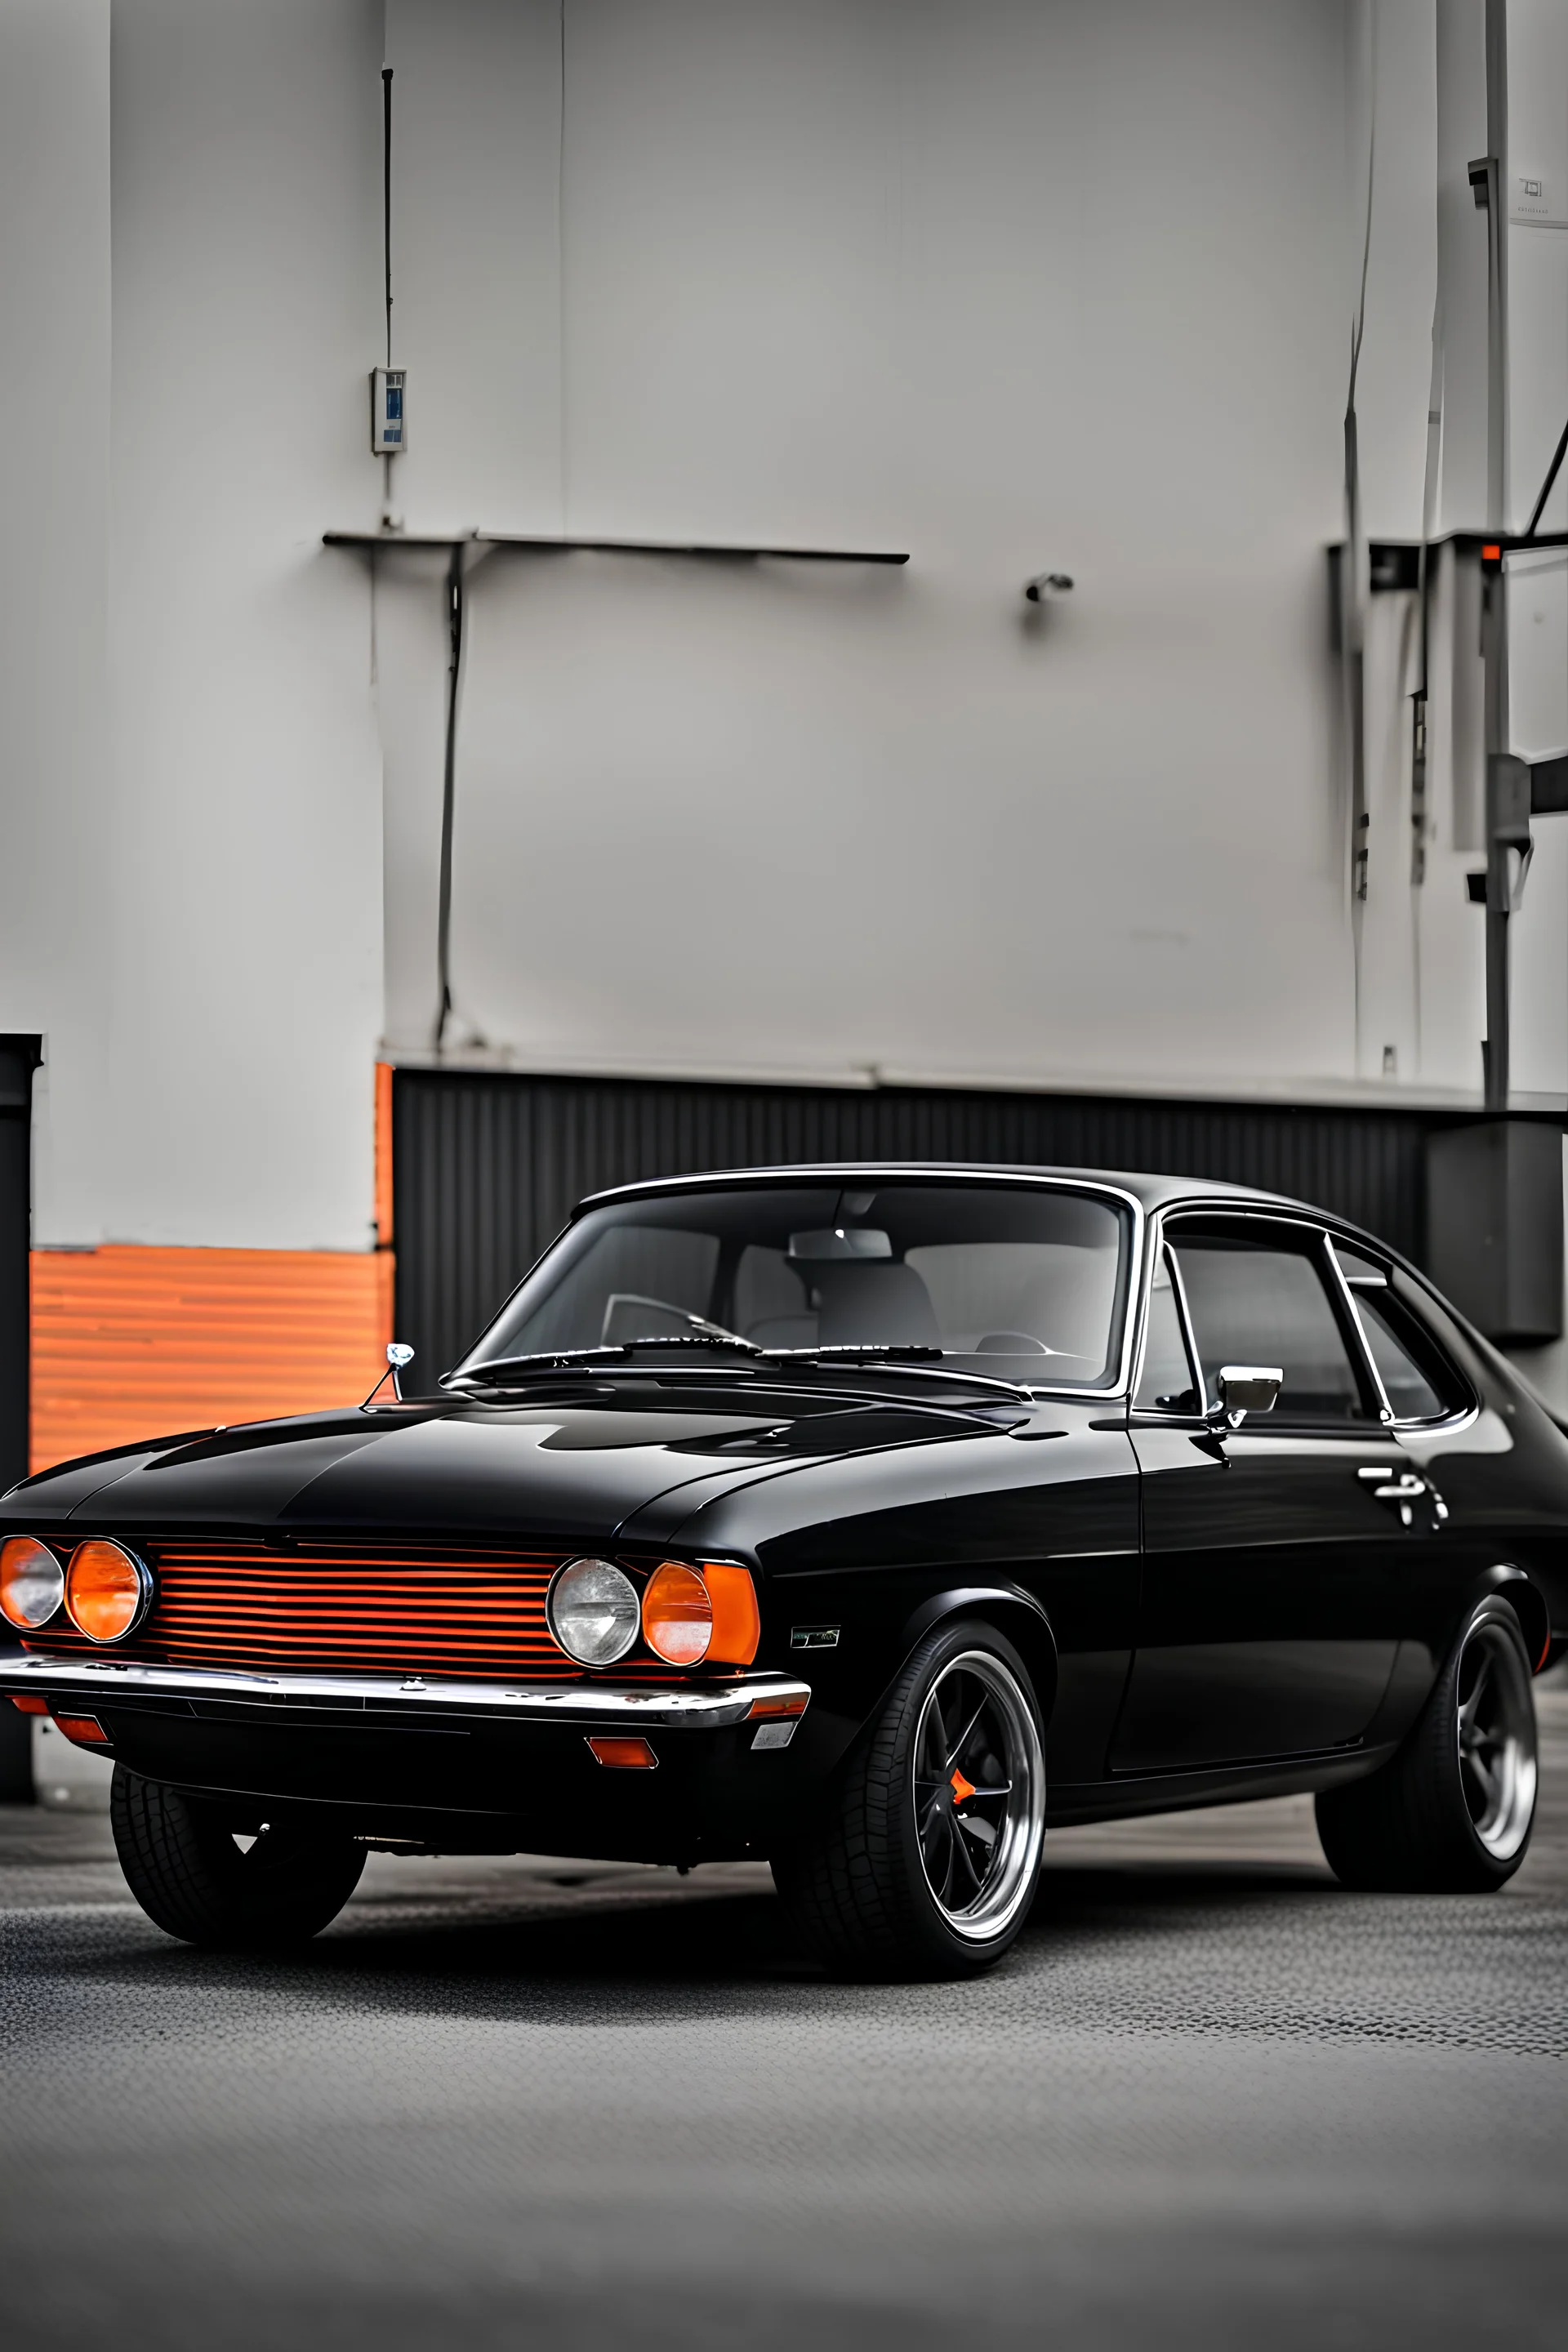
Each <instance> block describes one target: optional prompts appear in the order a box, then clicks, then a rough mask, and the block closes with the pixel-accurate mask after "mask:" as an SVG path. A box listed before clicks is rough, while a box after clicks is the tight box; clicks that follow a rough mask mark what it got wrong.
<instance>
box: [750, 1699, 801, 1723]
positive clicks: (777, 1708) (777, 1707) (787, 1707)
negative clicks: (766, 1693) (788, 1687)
mask: <svg viewBox="0 0 1568 2352" xmlns="http://www.w3.org/2000/svg"><path fill="white" fill-rule="evenodd" d="M810 1704H811V1701H810V1696H809V1694H808V1693H807V1692H805V1691H786V1692H784V1693H783V1694H781V1695H780V1696H778V1697H776V1698H754V1699H753V1700H752V1704H751V1706H750V1708H749V1710H748V1719H749V1720H750V1721H751V1722H752V1723H754V1722H755V1721H756V1720H757V1718H758V1717H759V1716H770V1715H804V1714H805V1710H806V1708H807V1706H809V1705H810Z"/></svg>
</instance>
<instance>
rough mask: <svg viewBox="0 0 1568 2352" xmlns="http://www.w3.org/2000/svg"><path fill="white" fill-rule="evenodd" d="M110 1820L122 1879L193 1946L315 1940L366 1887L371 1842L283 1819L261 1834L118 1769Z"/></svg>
mask: <svg viewBox="0 0 1568 2352" xmlns="http://www.w3.org/2000/svg"><path fill="white" fill-rule="evenodd" d="M109 1809H110V1823H111V1825H112V1827H113V1831H114V1843H115V1847H116V1850H117V1851H118V1853H119V1855H120V1866H121V1870H123V1872H124V1873H125V1881H126V1884H127V1885H128V1886H129V1887H130V1889H131V1892H132V1895H134V1896H135V1897H136V1900H137V1902H138V1903H140V1905H141V1906H142V1910H143V1911H145V1913H146V1914H147V1916H148V1917H149V1919H151V1920H152V1921H153V1924H154V1926H155V1927H162V1928H163V1931H164V1933H165V1934H166V1935H170V1936H178V1937H180V1938H181V1939H182V1941H183V1942H184V1943H187V1944H205V1945H210V1946H215V1947H217V1948H234V1949H248V1950H268V1949H276V1948H278V1947H279V1946H281V1945H287V1944H302V1943H308V1942H309V1941H310V1937H312V1936H318V1935H320V1933H321V1929H322V1928H323V1927H326V1926H327V1925H328V1924H329V1923H330V1922H331V1920H333V1919H335V1918H336V1917H337V1916H338V1913H339V1912H340V1911H341V1910H342V1907H343V1905H344V1904H345V1903H346V1902H347V1901H348V1899H349V1896H350V1895H352V1894H353V1891H354V1888H355V1887H356V1886H357V1885H358V1884H359V1877H360V1873H361V1871H362V1870H363V1868H364V1848H363V1846H362V1845H357V1844H355V1843H354V1841H353V1839H352V1838H349V1837H344V1836H343V1835H342V1832H332V1831H320V1830H317V1829H315V1828H314V1827H313V1826H311V1825H310V1824H309V1823H302V1822H299V1821H298V1820H292V1821H291V1820H289V1819H288V1818H284V1819H283V1820H281V1821H279V1822H276V1823H271V1824H265V1825H263V1826H262V1827H261V1828H260V1829H259V1830H258V1833H257V1834H256V1835H255V1836H254V1837H250V1836H246V1835H243V1834H237V1832H234V1831H233V1830H231V1829H230V1828H229V1827H228V1826H227V1824H226V1822H225V1819H224V1817H223V1814H222V1812H221V1811H219V1810H217V1809H216V1808H215V1807H214V1806H213V1805H212V1804H211V1803H209V1802H205V1801H203V1800H202V1799H201V1798H199V1797H192V1796H187V1795H186V1793H185V1792H184V1790H181V1789H170V1788H166V1787H165V1786H164V1785H163V1782H162V1781H160V1780H142V1779H140V1778H139V1777H138V1775H137V1774H135V1773H134V1772H128V1771H127V1770H126V1769H125V1767H124V1765H123V1764H117V1765H116V1766H115V1768H114V1780H113V1784H112V1786H111V1788H110V1800H109Z"/></svg>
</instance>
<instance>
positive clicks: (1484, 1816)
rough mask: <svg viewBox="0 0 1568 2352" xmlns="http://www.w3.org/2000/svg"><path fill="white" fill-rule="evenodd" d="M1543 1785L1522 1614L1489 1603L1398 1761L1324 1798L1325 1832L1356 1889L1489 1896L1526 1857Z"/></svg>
mask: <svg viewBox="0 0 1568 2352" xmlns="http://www.w3.org/2000/svg"><path fill="white" fill-rule="evenodd" d="M1536 1785H1537V1770H1536V1735H1535V1700H1534V1695H1533V1693H1532V1691H1531V1668H1530V1660H1529V1657H1528V1655H1527V1654H1526V1652H1525V1647H1524V1643H1523V1640H1522V1639H1521V1634H1520V1630H1519V1620H1518V1618H1517V1617H1516V1616H1515V1615H1514V1612H1513V1611H1512V1610H1511V1609H1510V1607H1509V1604H1508V1602H1507V1601H1502V1600H1500V1599H1499V1598H1497V1596H1496V1595H1489V1597H1488V1598H1487V1599H1486V1600H1485V1601H1482V1602H1481V1603H1480V1605H1479V1608H1477V1609H1476V1610H1475V1611H1473V1612H1472V1613H1471V1615H1470V1617H1469V1618H1468V1622H1466V1625H1465V1628H1464V1631H1463V1632H1462V1633H1461V1634H1460V1635H1459V1638H1458V1641H1457V1642H1456V1643H1455V1644H1454V1647H1453V1650H1452V1651H1451V1653H1450V1654H1449V1656H1448V1659H1447V1664H1445V1665H1444V1667H1443V1670H1442V1672H1441V1674H1440V1675H1438V1677H1437V1680H1436V1685H1434V1688H1433V1690H1432V1694H1431V1696H1430V1697H1429V1698H1428V1699H1427V1701H1426V1706H1425V1707H1424V1708H1423V1710H1422V1713H1421V1715H1420V1717H1418V1719H1417V1721H1416V1723H1415V1727H1414V1729H1413V1730H1412V1731H1411V1732H1410V1734H1409V1736H1408V1737H1407V1738H1406V1739H1405V1743H1404V1745H1403V1747H1402V1748H1400V1749H1399V1751H1398V1753H1397V1754H1396V1755H1395V1756H1394V1758H1393V1759H1391V1761H1390V1762H1388V1763H1387V1764H1384V1766H1383V1767H1382V1769H1380V1770H1379V1771H1376V1772H1373V1773H1372V1774H1370V1775H1369V1777H1368V1778H1367V1779H1366V1780H1352V1781H1351V1782H1349V1783H1348V1785H1346V1786H1345V1787H1343V1788H1339V1789H1326V1790H1322V1791H1321V1794H1320V1795H1319V1797H1318V1799H1317V1815H1318V1835H1319V1838H1320V1839H1321V1843H1322V1848H1323V1852H1324V1853H1325V1855H1326V1856H1327V1858H1328V1862H1329V1865H1330V1867H1331V1870H1332V1871H1333V1873H1334V1875H1335V1876H1336V1877H1337V1878H1339V1879H1340V1880H1342V1882H1343V1884H1344V1885H1346V1886H1353V1887H1360V1888H1364V1889H1367V1890H1369V1891H1377V1892H1382V1893H1391V1894H1393V1893H1411V1894H1414V1893H1421V1894H1433V1895H1486V1894H1489V1893H1491V1892H1493V1891H1494V1890H1495V1889H1496V1888H1497V1887H1500V1886H1501V1885H1504V1884H1505V1883H1506V1882H1507V1881H1508V1880H1509V1879H1510V1878H1511V1877H1512V1876H1513V1874H1514V1872H1515V1871H1516V1870H1517V1869H1518V1868H1519V1865H1520V1864H1521V1862H1522V1861H1523V1860H1524V1855H1525V1849H1526V1848H1527V1847H1528V1845H1529V1843H1530V1832H1531V1825H1532V1823H1533V1821H1534V1817H1535V1798H1536Z"/></svg>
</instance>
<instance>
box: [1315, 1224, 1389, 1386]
mask: <svg viewBox="0 0 1568 2352" xmlns="http://www.w3.org/2000/svg"><path fill="white" fill-rule="evenodd" d="M1322 1254H1323V1258H1324V1261H1325V1263H1326V1264H1327V1265H1328V1268H1329V1279H1330V1281H1331V1283H1332V1285H1333V1286H1334V1290H1335V1292H1336V1294H1337V1296H1338V1297H1339V1300H1340V1303H1341V1307H1342V1310H1343V1312H1344V1314H1345V1315H1347V1316H1348V1317H1349V1318H1350V1325H1351V1328H1352V1331H1353V1332H1354V1333H1355V1344H1356V1346H1357V1348H1358V1349H1360V1350H1361V1360H1362V1370H1363V1372H1365V1373H1366V1374H1367V1375H1368V1376H1369V1377H1370V1379H1371V1381H1372V1392H1373V1396H1374V1397H1375V1398H1376V1399H1377V1417H1378V1420H1379V1421H1380V1422H1381V1423H1382V1424H1383V1426H1384V1429H1392V1428H1393V1427H1394V1407H1393V1406H1392V1405H1391V1404H1390V1403H1389V1402H1388V1391H1387V1390H1386V1389H1385V1388H1384V1385H1383V1374H1382V1373H1381V1372H1380V1371H1379V1370H1378V1369H1377V1359H1376V1358H1375V1356H1374V1355H1373V1352H1372V1348H1371V1345H1370V1344H1369V1342H1368V1339H1367V1336H1366V1326H1365V1324H1364V1323H1363V1321H1362V1319H1361V1308H1360V1307H1358V1306H1357V1304H1356V1297H1355V1293H1354V1291H1353V1290H1352V1288H1351V1286H1350V1282H1349V1280H1348V1278H1347V1276H1346V1274H1345V1270H1344V1267H1343V1266H1342V1265H1341V1264H1340V1254H1339V1252H1338V1250H1337V1249H1336V1248H1335V1247H1334V1237H1333V1235H1332V1234H1331V1233H1330V1232H1329V1231H1328V1228H1327V1227H1326V1226H1325V1227H1324V1230H1323V1253H1322Z"/></svg>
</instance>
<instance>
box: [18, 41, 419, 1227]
mask: <svg viewBox="0 0 1568 2352" xmlns="http://www.w3.org/2000/svg"><path fill="white" fill-rule="evenodd" d="M381 47H382V23H381V10H380V7H379V5H376V0H268V5H266V6H257V5H248V0H206V5H202V6H199V7H197V6H193V5H190V0H115V5H114V7H113V10H112V35H111V18H110V8H109V7H108V5H89V0H53V5H42V4H41V0H39V5H24V4H23V0H8V5H6V6H5V9H4V11H3V12H0V183H3V186H4V191H5V193H4V199H3V214H4V218H5V235H4V236H3V237H0V372H3V373H4V377H5V386H4V392H5V420H6V425H5V436H4V441H3V443H0V502H3V504H0V514H3V518H4V527H3V529H0V664H3V665H4V678H3V681H0V742H3V744H4V752H3V759H4V782H3V799H4V810H5V819H4V822H5V836H6V837H5V854H4V856H3V858H0V894H3V905H4V914H3V919H0V959H3V961H0V1026H5V1027H9V1028H17V1029H29V1028H36V1029H38V1030H40V1031H42V1032H43V1033H45V1036H46V1051H47V1061H46V1066H45V1069H44V1071H43V1073H42V1075H41V1078H40V1085H39V1094H38V1117H37V1173H36V1215H35V1237H36V1239H37V1240H38V1241H40V1242H44V1243H53V1242H70V1243H91V1242H97V1241H100V1240H105V1239H108V1240H128V1241H145V1242H163V1241H166V1242H184V1243H219V1244H231V1245H247V1244H248V1245H258V1246H294V1247H325V1248H331V1247H336V1248H357V1247H363V1246H364V1245H366V1244H367V1243H368V1241H369V1239H370V1216H371V1206H372V1181H371V1150H372V1110H371V1097H372V1074H373V1065H374V1055H375V1050H376V1042H377V1038H378V1035H379V1033H380V1029H381V1025H382V1005H381V929H382V911H381V887H380V880H381V877H380V843H381V806H380V757H379V749H378V745H377V741H376V735H375V725H374V709H373V705H372V697H371V682H370V667H369V666H370V640H369V623H368V614H367V610H366V604H365V598H364V593H363V581H361V580H360V579H358V578H357V577H354V576H353V575H352V574H350V573H347V572H345V570H344V568H343V566H342V562H341V561H340V560H339V559H337V558H334V557H331V556H328V555H326V554H324V553H323V552H322V551H321V546H320V536H321V530H322V528H323V526H324V525H326V524H328V523H334V522H348V523H353V522H354V521H356V520H357V521H360V522H363V523H365V524H371V523H374V518H375V515H376V513H377V511H378V509H377V497H378V491H379V480H378V469H377V467H376V465H375V462H374V459H373V458H371V457H370V456H369V454H368V449H367V446H366V428H365V414H366V395H365V371H366V370H367V369H368V367H369V366H370V365H371V363H372V362H373V360H374V357H375V354H376V341H377V337H378V333H379V329H380V320H379V283H378V265H379V247H380V217H379V215H380V204H379V168H380V165H379V159H380V122H379V98H380V85H379V79H378V76H379V68H380V61H381ZM111 110H112V137H111V125H110V116H111ZM111 147H112V185H111V179H110V154H111ZM111 198H112V255H111V236H110V218H111ZM111 262H112V267H111ZM111 281H112V282H111Z"/></svg>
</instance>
